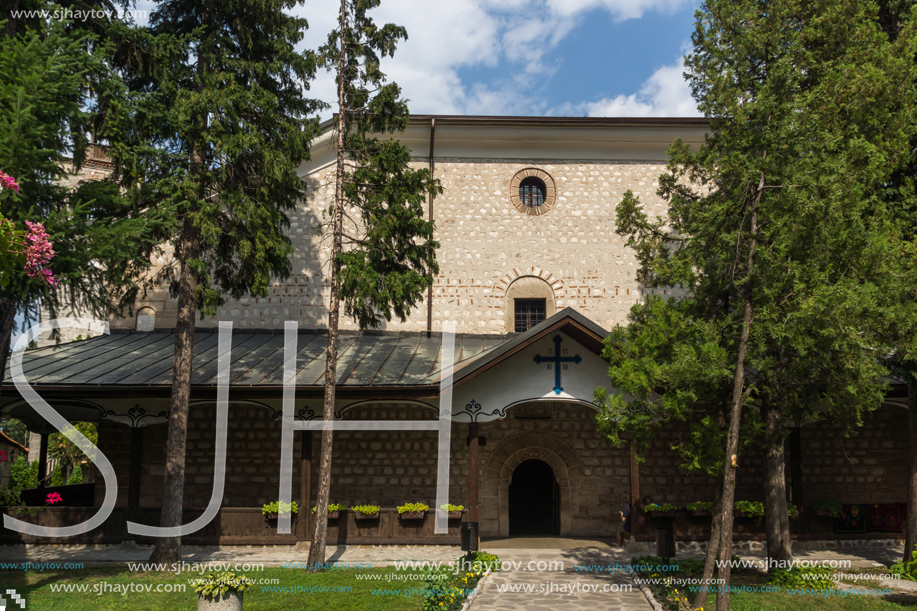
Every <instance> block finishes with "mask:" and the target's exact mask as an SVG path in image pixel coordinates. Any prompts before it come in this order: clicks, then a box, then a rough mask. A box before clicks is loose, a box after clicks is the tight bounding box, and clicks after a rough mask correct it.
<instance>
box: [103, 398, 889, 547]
mask: <svg viewBox="0 0 917 611" xmlns="http://www.w3.org/2000/svg"><path fill="white" fill-rule="evenodd" d="M902 415H903V411H902V410H901V409H900V408H895V407H891V406H886V407H884V408H882V409H881V410H878V411H876V412H874V413H872V414H869V415H867V417H866V419H865V423H864V426H863V428H862V429H861V430H860V431H859V432H858V433H857V434H855V435H854V436H852V437H851V438H849V439H844V440H843V441H842V440H841V438H840V437H839V436H838V435H837V431H835V430H834V429H832V428H831V427H829V426H826V425H822V424H819V425H811V426H808V427H805V428H804V429H803V431H802V434H803V447H804V448H805V453H804V455H803V457H802V467H803V477H804V485H805V490H806V495H807V500H808V502H811V501H813V500H816V499H818V498H822V497H834V498H838V499H839V500H841V501H842V502H845V503H867V502H872V503H891V502H902V501H904V500H905V498H904V497H905V491H906V489H905V483H906V478H905V475H906V466H905V462H904V461H905V451H906V447H907V446H906V439H905V436H906V427H901V426H900V425H899V420H900V418H901V417H902ZM435 417H436V415H435V412H434V411H433V410H432V409H431V408H429V407H424V406H420V405H415V404H410V403H404V404H375V405H373V404H367V405H364V406H361V407H357V408H353V409H350V410H348V411H347V412H345V419H347V420H372V419H378V420H432V419H434V418H435ZM214 429H215V408H214V407H213V405H196V406H193V407H192V411H191V416H190V419H189V426H188V458H187V464H186V480H185V505H186V507H204V506H206V504H207V501H208V499H209V498H210V492H211V489H212V486H213V451H214V450H213V448H214V434H215V430H214ZM280 432H281V429H280V422H279V420H274V419H272V418H271V412H270V411H269V410H267V409H264V408H258V407H253V406H250V405H242V404H231V407H230V418H229V433H228V456H227V475H226V492H225V495H224V499H223V506H225V507H260V506H261V505H262V504H264V503H267V502H270V501H272V500H275V499H276V498H277V494H278V486H279V484H278V482H279V472H280V443H279V440H280ZM479 434H480V435H481V436H482V437H484V438H485V439H486V443H485V444H484V445H483V446H482V447H481V448H480V469H479V478H480V479H479V485H480V503H481V504H480V512H481V513H480V520H481V534H482V535H483V536H498V535H500V536H505V535H506V534H508V533H507V530H506V529H507V527H508V523H507V515H508V511H507V495H506V492H507V490H508V486H509V483H510V480H511V477H512V471H513V469H514V468H515V467H516V466H517V465H518V464H520V462H522V461H523V460H526V459H530V458H535V459H538V460H543V461H544V462H547V463H548V464H549V465H550V466H551V467H552V469H553V470H554V476H555V478H556V479H557V480H558V484H559V486H560V488H561V500H562V503H561V528H562V534H564V535H567V536H613V533H614V529H615V528H616V526H617V520H616V517H617V515H618V512H619V511H621V510H622V509H623V507H624V504H625V503H627V502H628V496H629V490H630V471H629V469H630V458H629V451H628V449H627V448H626V447H621V448H615V447H613V446H612V445H611V443H610V442H609V441H608V440H607V439H606V438H604V437H603V436H602V435H600V434H599V433H598V432H597V431H596V429H595V423H594V412H593V410H591V409H590V408H588V407H585V406H581V405H575V404H569V403H542V404H537V406H536V405H535V404H528V405H522V406H517V407H514V408H512V409H510V410H508V412H507V417H506V418H505V419H503V420H496V421H492V422H486V423H481V424H480V425H479ZM679 434H680V433H679V430H678V429H677V428H676V427H670V428H668V429H666V430H664V431H662V432H661V433H660V434H659V435H657V437H656V439H655V440H654V442H653V444H652V446H651V449H650V451H649V453H648V455H647V461H646V462H645V463H643V464H642V465H641V466H640V484H641V494H643V495H646V494H648V495H650V496H652V497H653V500H654V501H656V502H659V503H672V504H675V505H678V506H682V507H683V506H684V505H686V504H688V503H690V502H693V501H705V500H712V498H713V486H714V485H716V480H715V479H714V478H711V477H707V476H702V475H688V474H685V473H684V472H683V471H682V470H680V469H679V467H678V465H679V463H680V461H679V458H678V456H677V455H676V453H675V452H674V451H673V450H672V449H671V445H672V443H673V442H674V441H675V440H676V439H677V437H678V435H679ZM300 435H301V433H296V434H295V443H294V452H293V454H294V456H293V461H294V462H293V464H294V469H293V473H294V476H293V499H294V500H295V499H298V498H299V460H300V449H301V446H300V442H299V439H300ZM436 435H437V434H436V432H435V431H367V432H356V431H350V432H348V431H338V432H336V433H335V436H334V453H333V457H332V486H331V502H335V503H342V504H345V505H348V506H351V505H354V504H375V505H381V506H384V507H394V506H397V505H400V504H404V503H408V502H423V503H426V504H428V505H430V506H431V507H433V506H434V504H435V492H436V491H435V484H436V452H437V445H436V439H437V438H436ZM467 436H468V425H467V424H460V423H454V424H453V425H452V438H451V462H450V474H451V480H450V490H449V501H450V502H452V503H455V504H462V505H466V506H467V504H468V476H469V465H468V446H467V442H466V440H467ZM130 439H131V437H130V429H129V428H127V427H125V426H122V425H119V424H115V423H112V422H110V421H105V420H103V421H102V422H100V423H99V446H100V448H101V449H102V451H103V452H104V453H105V454H106V456H107V457H108V458H109V460H111V462H112V464H113V465H114V467H115V471H116V473H117V475H118V482H119V489H118V499H117V504H118V505H119V506H123V505H126V504H127V493H128V469H129V460H130V449H131V447H130V444H131V441H130ZM165 441H166V425H165V424H160V425H155V426H151V427H148V428H146V429H145V430H144V439H143V468H142V476H141V477H142V479H141V484H142V486H141V506H144V507H157V506H159V504H160V502H161V495H162V483H163V472H164V455H165ZM319 444H320V439H319V435H318V433H313V464H312V493H311V498H312V499H313V501H314V498H315V495H316V494H317V488H318V475H319V460H318V457H319ZM845 453H846V456H845ZM851 459H853V460H855V461H856V463H855V464H854V463H851V462H850V461H851ZM788 473H789V469H788ZM763 475H764V473H763V458H762V456H761V454H760V452H759V451H756V450H754V449H752V450H749V451H748V452H746V453H745V454H743V455H742V457H741V460H740V470H739V476H738V481H737V489H736V499H737V500H757V501H760V500H763ZM95 481H96V482H98V484H99V485H98V486H97V490H96V496H97V499H96V500H97V503H100V502H101V499H102V494H103V492H104V489H103V484H102V478H101V477H100V476H99V475H98V474H97V475H96V477H95Z"/></svg>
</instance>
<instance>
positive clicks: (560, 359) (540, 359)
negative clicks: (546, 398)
mask: <svg viewBox="0 0 917 611" xmlns="http://www.w3.org/2000/svg"><path fill="white" fill-rule="evenodd" d="M562 341H564V340H563V339H562V338H561V337H560V335H555V336H554V356H541V355H540V354H536V355H535V362H536V363H538V364H539V365H540V364H541V363H549V365H548V368H549V369H550V368H551V365H554V393H555V394H558V395H559V394H560V393H562V392H563V391H564V387H563V386H561V385H560V365H561V363H576V364H577V365H579V363H580V361H582V360H583V359H582V358H581V357H580V355H578V354H576V355H573V356H561V355H560V343H561V342H562ZM565 368H566V366H565Z"/></svg>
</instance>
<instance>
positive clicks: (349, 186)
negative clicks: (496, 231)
mask: <svg viewBox="0 0 917 611" xmlns="http://www.w3.org/2000/svg"><path fill="white" fill-rule="evenodd" d="M379 4H380V0H364V1H361V2H355V3H347V4H346V5H344V14H343V15H342V17H340V18H339V20H338V24H337V28H336V29H335V30H333V31H332V32H331V33H330V34H329V35H328V42H327V44H325V45H324V46H322V48H321V49H319V52H318V54H319V61H320V62H321V63H322V64H323V65H324V66H325V67H327V68H329V69H331V70H334V71H335V75H336V79H337V83H338V94H339V104H338V107H337V111H338V115H337V117H336V119H337V120H339V121H340V123H338V124H337V125H336V127H337V128H338V129H340V131H341V132H342V140H343V142H342V151H341V154H342V155H343V157H344V158H345V159H346V161H345V162H344V163H343V165H342V166H341V167H340V168H339V171H340V172H342V175H341V178H342V179H343V182H342V183H341V184H340V185H339V187H340V189H341V190H340V191H339V194H340V196H342V198H343V201H337V197H338V196H337V195H336V200H335V201H334V202H331V206H330V208H329V212H331V213H332V214H331V217H332V219H334V218H335V214H334V213H335V211H340V212H341V214H343V209H339V208H338V207H341V206H347V207H352V208H354V209H355V213H356V214H355V215H354V217H353V218H351V216H350V215H351V214H352V213H351V212H349V210H350V209H351V208H348V221H347V224H348V228H347V230H344V229H343V227H342V226H335V227H333V228H332V233H338V232H341V238H342V239H343V243H341V247H340V250H336V252H337V254H336V258H335V264H336V266H337V269H336V270H335V278H336V280H337V281H338V282H339V284H340V290H341V296H342V299H343V302H344V311H345V313H346V315H347V316H349V317H352V318H353V319H355V320H356V321H357V323H358V324H359V326H360V327H361V328H365V327H376V326H378V325H380V324H381V323H382V321H383V320H386V321H388V320H391V319H392V316H393V315H394V316H396V317H398V318H399V319H400V320H402V321H404V320H405V319H406V317H407V315H408V313H409V312H410V311H411V309H412V308H413V307H414V306H415V305H416V304H417V302H418V301H419V300H420V299H422V297H423V295H424V291H425V290H426V289H427V287H429V286H430V285H432V283H433V276H434V275H435V274H437V273H438V272H439V266H438V265H437V263H436V248H438V246H439V244H438V243H437V242H436V241H435V240H434V239H433V222H432V221H428V220H426V218H425V214H424V208H425V205H426V203H427V200H428V199H432V198H434V197H435V196H436V195H438V194H439V193H442V187H441V185H440V183H439V181H438V180H436V179H434V178H433V177H432V175H431V174H430V171H429V170H428V169H426V168H423V169H412V168H411V167H410V162H411V153H410V150H409V149H408V148H407V147H405V146H403V145H402V144H401V143H399V142H398V141H397V140H395V139H391V138H388V137H386V138H378V137H376V135H377V134H398V133H401V132H403V131H404V128H405V126H406V125H407V122H408V119H409V113H408V107H407V103H406V102H405V101H404V100H403V99H401V97H400V96H401V90H400V88H399V87H398V85H397V84H395V83H387V82H386V77H385V74H383V73H382V71H381V70H380V60H381V59H382V58H384V57H386V56H388V57H391V56H393V55H394V53H395V47H396V45H397V43H398V42H399V41H400V40H404V39H406V38H407V32H406V31H405V29H404V28H403V27H400V26H396V25H394V24H390V23H389V24H385V25H383V26H381V27H379V26H377V25H376V24H375V23H374V22H373V21H372V19H371V18H370V17H369V15H368V14H367V13H368V12H369V11H371V10H372V9H374V8H376V7H378V6H379ZM335 223H336V221H335ZM343 234H346V236H347V237H346V238H343ZM334 239H335V240H337V239H338V237H337V236H335V238H334Z"/></svg>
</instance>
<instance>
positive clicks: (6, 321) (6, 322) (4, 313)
mask: <svg viewBox="0 0 917 611" xmlns="http://www.w3.org/2000/svg"><path fill="white" fill-rule="evenodd" d="M15 323H16V304H15V302H14V301H13V300H12V299H7V298H5V297H4V298H2V299H0V384H3V382H4V381H5V378H6V364H7V362H8V361H9V358H10V339H11V338H12V336H13V325H14V324H15Z"/></svg>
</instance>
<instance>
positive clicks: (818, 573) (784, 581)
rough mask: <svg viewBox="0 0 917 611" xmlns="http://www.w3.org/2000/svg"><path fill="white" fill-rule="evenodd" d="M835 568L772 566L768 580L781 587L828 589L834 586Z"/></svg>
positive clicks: (768, 573)
mask: <svg viewBox="0 0 917 611" xmlns="http://www.w3.org/2000/svg"><path fill="white" fill-rule="evenodd" d="M833 576H834V569H832V568H830V567H824V566H801V565H798V564H797V565H793V567H792V568H789V569H778V568H771V569H769V570H768V572H767V582H768V583H772V584H775V585H778V586H780V587H781V588H784V589H786V588H806V589H810V590H827V589H829V588H833V587H834V580H833Z"/></svg>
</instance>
